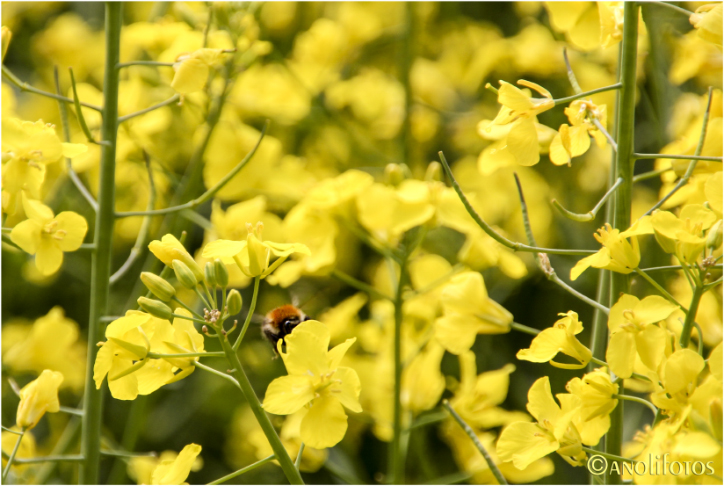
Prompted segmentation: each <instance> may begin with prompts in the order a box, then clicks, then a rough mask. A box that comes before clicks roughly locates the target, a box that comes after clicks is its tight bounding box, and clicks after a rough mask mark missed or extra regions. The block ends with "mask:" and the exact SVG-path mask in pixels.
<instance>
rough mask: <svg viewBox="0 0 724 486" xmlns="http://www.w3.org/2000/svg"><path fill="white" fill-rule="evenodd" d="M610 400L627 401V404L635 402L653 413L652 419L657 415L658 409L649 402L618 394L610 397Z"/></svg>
mask: <svg viewBox="0 0 724 486" xmlns="http://www.w3.org/2000/svg"><path fill="white" fill-rule="evenodd" d="M611 398H618V399H619V400H628V401H629V402H636V403H640V404H641V405H645V406H647V407H648V408H649V409H650V410H651V411H652V412H654V417H656V414H657V413H659V409H658V408H656V407H655V406H654V404H653V403H651V402H649V401H648V400H644V399H643V398H639V397H634V396H632V395H618V394H613V395H611Z"/></svg>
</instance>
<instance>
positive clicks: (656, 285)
mask: <svg viewBox="0 0 724 486" xmlns="http://www.w3.org/2000/svg"><path fill="white" fill-rule="evenodd" d="M634 272H636V274H637V275H640V276H642V277H643V278H644V280H646V281H647V282H648V283H650V284H651V285H652V286H653V287H654V288H656V290H658V291H659V292H660V293H661V295H663V296H664V298H666V300H668V301H669V302H671V303H672V304H676V305H677V306H679V307H680V308H681V310H683V311H684V312H689V311H688V310H687V308H686V307H684V306H683V305H681V304H680V303H679V302H678V301H677V300H676V299H675V298H674V296H673V295H671V294H670V293H669V292H667V290H666V289H665V288H663V287H662V286H661V285H659V283H658V282H657V281H656V280H654V279H653V278H651V277H650V276H649V275H648V274H646V273H644V272H643V271H641V269H640V268H635V269H634Z"/></svg>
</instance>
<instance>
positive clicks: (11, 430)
mask: <svg viewBox="0 0 724 486" xmlns="http://www.w3.org/2000/svg"><path fill="white" fill-rule="evenodd" d="M0 428H2V429H3V431H4V432H9V433H11V434H15V435H23V433H22V432H20V431H19V430H13V429H10V428H8V427H5V426H4V425H0Z"/></svg>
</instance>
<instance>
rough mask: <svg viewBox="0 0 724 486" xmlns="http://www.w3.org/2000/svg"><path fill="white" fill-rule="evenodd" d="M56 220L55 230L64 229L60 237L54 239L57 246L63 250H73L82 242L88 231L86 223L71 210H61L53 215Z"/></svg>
mask: <svg viewBox="0 0 724 486" xmlns="http://www.w3.org/2000/svg"><path fill="white" fill-rule="evenodd" d="M55 221H57V222H58V226H57V227H56V232H57V231H64V232H65V235H63V237H62V239H58V240H56V241H57V242H58V247H59V248H60V249H61V250H63V251H75V250H77V249H78V248H80V245H82V244H83V239H85V235H86V233H87V232H88V223H87V222H86V220H85V218H84V217H83V216H81V215H80V214H78V213H74V212H73V211H63V212H62V213H60V214H59V215H58V216H56V217H55Z"/></svg>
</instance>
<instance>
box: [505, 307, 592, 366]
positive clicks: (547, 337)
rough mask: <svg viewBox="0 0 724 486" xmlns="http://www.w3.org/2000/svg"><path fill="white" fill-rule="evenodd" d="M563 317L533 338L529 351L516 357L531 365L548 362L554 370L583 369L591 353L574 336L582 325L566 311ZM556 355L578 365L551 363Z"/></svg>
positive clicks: (581, 328) (525, 350)
mask: <svg viewBox="0 0 724 486" xmlns="http://www.w3.org/2000/svg"><path fill="white" fill-rule="evenodd" d="M558 315H559V316H565V317H563V318H562V319H559V320H558V321H556V323H555V324H553V327H550V328H548V329H544V330H543V331H541V333H540V334H538V335H537V336H536V337H534V338H533V341H532V342H531V343H530V348H529V349H521V350H520V351H518V354H517V355H516V357H517V358H518V359H521V360H525V361H532V362H533V363H545V362H546V361H548V362H550V364H551V365H553V366H555V367H556V368H563V369H568V370H576V369H581V368H584V367H585V366H586V365H588V362H589V361H590V360H591V351H590V350H589V349H588V348H587V347H585V346H584V345H583V344H581V343H580V341H578V339H577V338H576V334H578V333H580V332H581V331H583V324H581V322H580V321H579V320H578V314H576V313H575V312H573V311H568V313H567V314H558ZM558 353H563V354H565V355H567V356H570V357H571V358H573V359H575V360H576V361H578V363H579V364H572V363H570V364H569V363H558V362H556V361H553V358H555V357H556V356H557V355H558Z"/></svg>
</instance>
